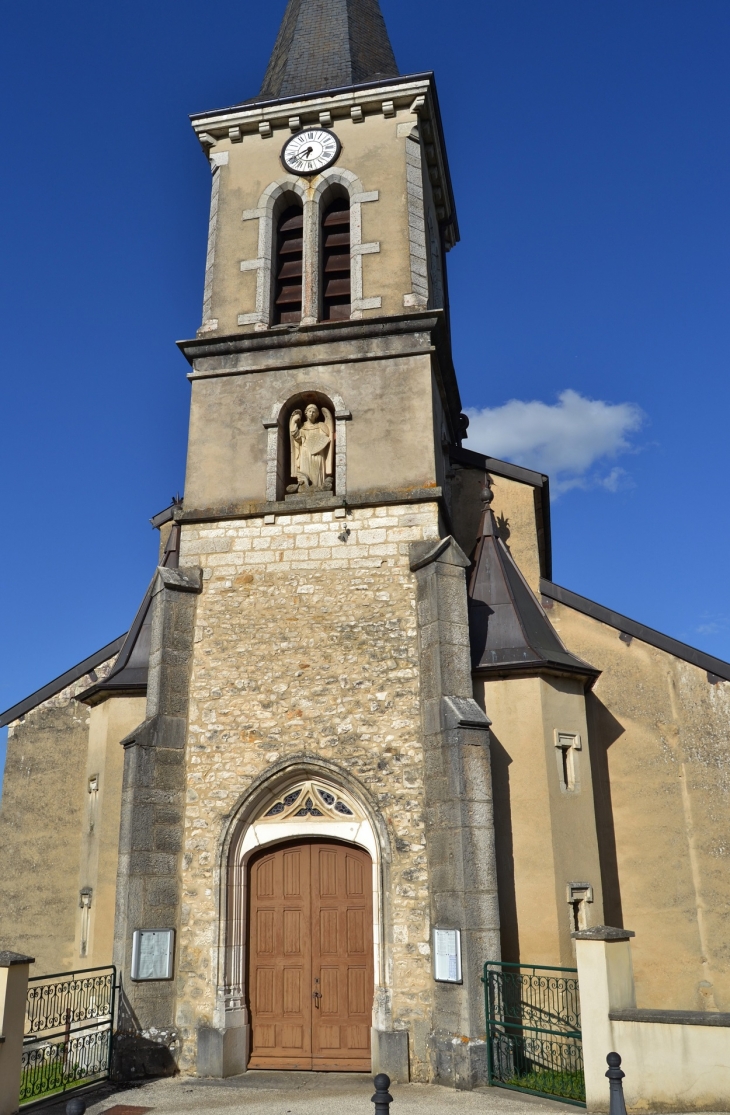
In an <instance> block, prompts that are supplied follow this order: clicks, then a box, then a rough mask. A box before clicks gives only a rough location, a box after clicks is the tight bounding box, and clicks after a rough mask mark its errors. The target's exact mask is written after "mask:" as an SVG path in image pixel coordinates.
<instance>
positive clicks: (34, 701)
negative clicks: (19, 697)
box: [0, 635, 127, 728]
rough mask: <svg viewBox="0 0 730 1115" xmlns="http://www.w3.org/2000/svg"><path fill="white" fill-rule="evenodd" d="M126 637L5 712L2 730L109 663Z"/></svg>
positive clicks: (1, 717)
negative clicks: (97, 668)
mask: <svg viewBox="0 0 730 1115" xmlns="http://www.w3.org/2000/svg"><path fill="white" fill-rule="evenodd" d="M126 637H127V636H126V635H120V636H119V638H118V639H114V641H113V642H111V643H107V645H106V646H105V647H102V648H101V650H97V652H96V654H91V655H89V657H88V658H85V659H84V660H83V662H79V663H78V665H77V666H73V667H72V668H71V669H70V670H67V671H66V673H65V674H61V675H60V677H57V678H54V680H53V681H49V683H48V685H44V686H43V688H42V689H36V691H35V693H31V695H30V696H29V697H26V698H25V700H24V701H19V702H18V704H17V705H13V706H12V707H11V708H9V709H6V710H5V712H3V713H1V714H0V728H5V727H6V726H7V725H8V724H12V722H13V721H14V720H19V719H20V717H21V716H25V714H26V713H27V712H30V711H31V709H34V708H37V707H38V705H42V704H43V702H44V701H48V700H50V698H51V697H55V696H56V694H57V693H60V692H61V691H62V690H63V689H66V688H67V686H69V685H73V683H74V682H75V681H78V680H79V678H82V677H83V676H84V675H85V674H89V673H91V671H92V670H95V669H96V667H97V666H101V664H102V663H103V662H108V661H109V659H110V658H113V657H114V655H115V654H117V653H118V651H119V650H120V649H121V647H122V644H123V643H124V640H125V639H126Z"/></svg>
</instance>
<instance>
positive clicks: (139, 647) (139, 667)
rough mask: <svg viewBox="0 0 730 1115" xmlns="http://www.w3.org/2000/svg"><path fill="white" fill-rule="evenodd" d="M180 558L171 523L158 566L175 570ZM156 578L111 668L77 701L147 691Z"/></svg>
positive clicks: (176, 533)
mask: <svg viewBox="0 0 730 1115" xmlns="http://www.w3.org/2000/svg"><path fill="white" fill-rule="evenodd" d="M175 506H179V505H177V504H176V505H175ZM179 555H180V524H179V523H173V525H172V529H171V531H170V536H169V538H168V539H167V545H166V546H165V553H164V554H163V557H162V561H161V562H160V564H161V565H163V566H167V567H168V568H171V569H177V567H178V563H179ZM156 578H157V573H155V576H154V577H153V578H152V580H151V581H150V583H149V586H148V588H147V592H146V593H145V594H144V597H143V599H142V603H141V604H140V606H139V608H138V610H137V615H136V616H135V617H134V623H133V624H132V626H131V627H130V629H129V632H128V633H127V637H126V639H125V640H124V645H123V647H122V649H121V650H120V652H119V657H118V658H117V660H116V662H115V663H114V666H113V668H112V669H111V670H110V671H109V673H108V674H107V676H106V677H105V678H102V680H101V681H97V682H96V684H95V685H91V686H89V688H88V689H84V691H83V692H82V693H78V694H77V695H76V700H77V701H83V702H84V704H87V705H97V704H99V702H100V701H103V700H106V698H107V697H143V696H144V695H145V693H146V692H147V675H148V672H149V664H150V647H151V644H152V589H153V587H154V584H155V580H156Z"/></svg>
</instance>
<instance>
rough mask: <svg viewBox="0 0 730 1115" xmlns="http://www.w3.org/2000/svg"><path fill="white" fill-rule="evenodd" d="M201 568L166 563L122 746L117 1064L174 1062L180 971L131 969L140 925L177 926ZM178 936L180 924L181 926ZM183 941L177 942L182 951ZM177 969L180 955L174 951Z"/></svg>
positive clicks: (162, 1066) (148, 1067)
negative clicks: (146, 974)
mask: <svg viewBox="0 0 730 1115" xmlns="http://www.w3.org/2000/svg"><path fill="white" fill-rule="evenodd" d="M201 588H202V576H201V571H200V569H197V568H192V569H183V568H181V569H169V568H165V567H162V566H161V567H160V568H159V569H158V570H157V579H156V582H155V585H154V588H153V593H152V634H151V648H150V665H149V678H148V684H147V715H146V719H145V720H144V721H143V723H142V724H141V725H140V726H139V728H137V729H136V730H135V731H134V732H132V733H131V734H130V735H129V736H127V737H126V739H124V740H122V744H123V746H124V748H125V756H124V782H123V787H122V814H121V823H120V832H119V867H118V871H117V904H116V917H115V925H114V963H115V964H116V965H117V967H118V970H119V972H120V974H121V978H122V992H121V998H120V1004H119V1029H120V1031H122V1036H121V1037H120V1038H119V1040H118V1041H117V1043H116V1054H115V1056H116V1062H117V1070H118V1071H119V1072H120V1073H121V1074H123V1075H124V1076H126V1077H130V1078H138V1077H142V1076H156V1075H167V1074H168V1073H171V1072H174V1071H175V1061H176V1058H177V1056H178V1055H179V1039H178V1034H177V1030H176V1028H175V980H174V976H173V979H172V980H169V981H162V980H156V981H149V982H146V981H145V982H139V983H135V982H133V981H132V978H131V959H132V936H133V933H134V930H135V929H175V930H176V931H177V930H178V929H179V920H180V897H181V896H180V855H181V849H182V842H183V822H184V801H185V741H186V737H187V712H188V686H189V677H190V667H191V662H192V653H193V638H194V633H195V611H196V594H197V593H199V592H200V591H201ZM176 936H177V933H176ZM177 948H179V942H176V952H177ZM174 970H175V972H176V971H177V956H175V969H174Z"/></svg>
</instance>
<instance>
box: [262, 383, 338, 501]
mask: <svg viewBox="0 0 730 1115" xmlns="http://www.w3.org/2000/svg"><path fill="white" fill-rule="evenodd" d="M308 406H316V407H317V410H318V411H319V418H318V419H316V421H322V412H323V409H326V410H327V411H328V412H329V414H330V415H331V416H332V418H333V420H334V437H333V444H332V446H331V450H332V452H331V461H330V462H329V463H328V466H327V467H329V468H331V478H332V483H331V485H325V487H324V488H323V489H322V490H321V491H320V492H318V493H315V491H314V490H313V489H311V490H310V491H311V494H320V495H325V496H326V495H331V496H333V497H334V496H337V497H338V498H340V499H344V498H345V496H346V494H347V425H346V424H347V421H348V420H349V419H350V418H351V417H352V415H351V414H350V411H349V410H348V409H347V407H346V406H345V403H344V401H343V399H342V397H341V396H340V395H338V394H336V393H328V392H327V391H326V390H325V389H323V387H322V386H321V385H319V384H302V385H301V386H300V388H299V390H298V391H297V392H296V393H295V394H293V395H290V396H289V398H288V399H285V400H281V401H277V402H276V403H275V404H274V406H273V407H272V409H271V415H270V417H269V418H267V419H264V422H263V425H264V427H265V428H266V429H267V431H268V445H267V462H266V499H267V500H268V501H269V502H271V503H274V502H280V501H282V500H284V498H285V496H286V494H287V488H288V487H290V486H292V485H293V484H294V483H295V476H294V474H293V472H292V441H291V432H290V425H291V420H292V416H293V415H294V413H295V411H301V414H302V418H303V419H304V417H305V415H306V409H307V407H308ZM290 494H293V493H290ZM303 494H305V495H306V494H307V490H305V491H304V493H303Z"/></svg>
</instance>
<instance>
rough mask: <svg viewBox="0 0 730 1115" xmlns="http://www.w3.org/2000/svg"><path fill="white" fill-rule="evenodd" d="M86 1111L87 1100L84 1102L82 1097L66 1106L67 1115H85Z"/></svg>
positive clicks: (77, 1097) (76, 1097)
mask: <svg viewBox="0 0 730 1115" xmlns="http://www.w3.org/2000/svg"><path fill="white" fill-rule="evenodd" d="M85 1111H86V1100H82V1099H81V1097H80V1096H75V1097H74V1098H73V1099H71V1100H69V1101H68V1103H67V1104H66V1115H84V1112H85Z"/></svg>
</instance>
